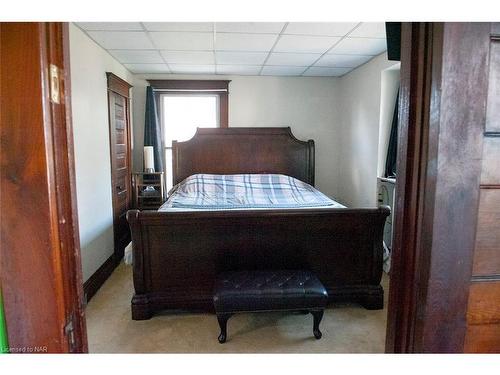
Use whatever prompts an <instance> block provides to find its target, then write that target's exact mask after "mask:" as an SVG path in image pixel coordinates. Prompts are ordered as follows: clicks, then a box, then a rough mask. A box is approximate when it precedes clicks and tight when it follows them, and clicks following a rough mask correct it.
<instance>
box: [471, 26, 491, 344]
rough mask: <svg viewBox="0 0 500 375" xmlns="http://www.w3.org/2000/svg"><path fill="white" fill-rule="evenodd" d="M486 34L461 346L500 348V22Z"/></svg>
mask: <svg viewBox="0 0 500 375" xmlns="http://www.w3.org/2000/svg"><path fill="white" fill-rule="evenodd" d="M484 38H485V39H487V43H488V47H489V65H487V66H486V69H487V71H488V78H489V79H488V81H489V85H488V91H487V98H486V121H485V125H484V133H483V154H482V155H483V157H482V161H481V186H480V193H479V213H478V221H477V229H476V242H475V250H474V263H473V268H472V278H471V280H470V288H469V304H468V308H467V334H466V339H465V351H466V352H478V353H485V352H486V353H488V352H490V353H500V23H496V24H492V26H491V29H490V32H489V33H487V34H486V35H485V36H484Z"/></svg>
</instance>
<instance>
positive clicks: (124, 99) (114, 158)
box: [106, 72, 132, 263]
mask: <svg viewBox="0 0 500 375" xmlns="http://www.w3.org/2000/svg"><path fill="white" fill-rule="evenodd" d="M106 75H107V78H108V112H109V141H110V152H111V193H112V196H113V232H114V258H115V262H116V263H118V262H119V261H120V260H121V259H122V258H123V253H124V250H125V247H126V246H127V244H128V243H129V242H130V230H129V227H128V223H127V218H126V215H127V210H129V209H130V208H131V202H132V188H131V151H130V145H131V133H130V94H129V93H130V88H131V87H132V86H131V85H130V84H129V83H127V82H126V81H124V80H123V79H121V78H120V77H117V76H116V75H114V74H113V73H109V72H108V73H106Z"/></svg>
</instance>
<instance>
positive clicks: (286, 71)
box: [261, 65, 307, 76]
mask: <svg viewBox="0 0 500 375" xmlns="http://www.w3.org/2000/svg"><path fill="white" fill-rule="evenodd" d="M306 69H307V67H306V66H267V65H266V66H264V68H263V69H262V73H261V74H262V75H264V76H300V75H301V74H302V73H303V72H304V70H306Z"/></svg>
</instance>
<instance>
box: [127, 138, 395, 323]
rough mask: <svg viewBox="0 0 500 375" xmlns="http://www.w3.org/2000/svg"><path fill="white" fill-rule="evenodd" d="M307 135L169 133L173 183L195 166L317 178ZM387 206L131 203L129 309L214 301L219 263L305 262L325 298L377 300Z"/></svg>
mask: <svg viewBox="0 0 500 375" xmlns="http://www.w3.org/2000/svg"><path fill="white" fill-rule="evenodd" d="M313 151H314V142H313V141H308V142H302V141H299V140H297V139H296V138H295V137H293V135H292V134H291V132H290V129H289V128H228V129H200V131H198V133H197V134H196V135H195V137H194V138H193V139H191V140H189V141H187V142H180V143H174V183H175V182H177V181H179V180H180V179H182V178H184V177H183V176H189V175H191V174H193V173H221V174H233V173H266V172H267V173H282V174H287V175H290V176H293V177H295V178H298V179H300V180H302V181H305V182H308V183H313V182H314V152H313ZM389 212H390V210H389V208H388V207H379V208H354V209H350V208H340V209H339V208H319V209H297V210H227V211H212V212H210V211H189V212H182V211H177V212H168V211H167V212H165V211H164V212H158V211H137V210H134V211H129V212H128V214H127V218H128V221H129V223H130V227H131V230H132V239H133V242H134V250H133V251H134V288H135V294H134V297H133V299H132V317H133V319H136V320H139V319H149V318H150V317H151V316H152V314H154V313H155V312H158V311H161V310H164V309H187V310H194V309H204V310H213V304H212V295H213V285H214V282H215V278H216V275H217V274H219V273H220V272H222V271H237V270H251V269H254V270H259V269H261V270H263V269H307V270H310V271H312V272H314V273H315V274H316V275H317V276H318V278H319V279H320V280H321V281H322V283H323V284H324V285H325V287H326V289H327V291H328V295H329V300H330V301H349V302H358V303H360V304H362V305H363V306H364V307H366V308H369V309H381V308H382V307H383V294H384V292H383V289H382V286H381V285H380V280H381V277H382V251H383V249H382V238H383V228H384V223H385V219H386V217H387V215H388V214H389Z"/></svg>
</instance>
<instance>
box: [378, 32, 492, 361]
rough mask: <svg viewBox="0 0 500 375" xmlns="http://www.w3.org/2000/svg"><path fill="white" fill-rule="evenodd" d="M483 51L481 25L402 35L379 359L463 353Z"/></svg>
mask: <svg viewBox="0 0 500 375" xmlns="http://www.w3.org/2000/svg"><path fill="white" fill-rule="evenodd" d="M488 43H489V24H484V23H483V24H480V23H405V24H403V25H402V35H401V88H400V100H399V119H400V128H399V131H400V133H399V139H398V165H397V170H398V177H397V183H396V201H397V203H396V207H397V208H396V215H395V232H394V239H393V244H394V247H393V253H392V266H393V268H392V270H391V279H390V288H389V307H388V317H387V335H386V352H389V353H419V352H427V353H461V352H463V350H464V341H465V334H466V328H467V319H466V315H467V301H468V295H469V282H470V278H471V274H472V261H473V252H474V242H475V232H476V225H477V215H478V205H479V185H480V173H481V158H482V140H483V131H484V123H485V118H486V94H487V87H488V75H487V71H488V69H487V66H488ZM471 66H476V67H477V69H471ZM464 98H467V99H466V100H464Z"/></svg>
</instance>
